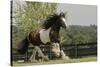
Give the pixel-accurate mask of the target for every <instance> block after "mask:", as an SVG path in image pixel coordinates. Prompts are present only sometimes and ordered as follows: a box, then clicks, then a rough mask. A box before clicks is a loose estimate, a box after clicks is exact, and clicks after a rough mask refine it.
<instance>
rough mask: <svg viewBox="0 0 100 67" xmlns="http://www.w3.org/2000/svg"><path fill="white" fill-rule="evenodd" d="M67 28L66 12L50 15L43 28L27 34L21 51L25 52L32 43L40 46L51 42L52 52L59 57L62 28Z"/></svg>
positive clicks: (20, 47)
mask: <svg viewBox="0 0 100 67" xmlns="http://www.w3.org/2000/svg"><path fill="white" fill-rule="evenodd" d="M61 27H62V28H65V29H66V28H67V24H66V23H65V14H64V13H63V12H61V13H60V14H56V13H54V14H52V15H49V16H48V17H47V18H46V20H45V21H44V23H43V24H42V28H41V29H36V30H33V31H31V32H30V33H29V35H27V36H26V38H25V39H24V40H23V41H22V42H21V44H20V45H19V47H18V48H19V49H18V51H19V53H21V54H24V53H25V52H26V51H27V49H28V46H29V43H31V44H32V45H33V46H36V47H38V48H39V46H40V45H42V44H43V45H46V44H50V45H51V46H56V47H52V48H51V49H52V53H53V54H54V55H55V56H56V57H58V56H60V34H59V31H60V28H61Z"/></svg>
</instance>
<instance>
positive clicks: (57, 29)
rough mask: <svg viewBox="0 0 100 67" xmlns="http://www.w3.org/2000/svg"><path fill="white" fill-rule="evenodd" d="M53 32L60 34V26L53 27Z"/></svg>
mask: <svg viewBox="0 0 100 67" xmlns="http://www.w3.org/2000/svg"><path fill="white" fill-rule="evenodd" d="M51 31H53V32H56V33H59V31H60V26H57V25H54V26H52V27H51Z"/></svg>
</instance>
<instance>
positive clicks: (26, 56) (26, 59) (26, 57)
mask: <svg viewBox="0 0 100 67" xmlns="http://www.w3.org/2000/svg"><path fill="white" fill-rule="evenodd" d="M25 61H26V62H27V61H28V51H27V52H26V53H25Z"/></svg>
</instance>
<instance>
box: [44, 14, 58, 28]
mask: <svg viewBox="0 0 100 67" xmlns="http://www.w3.org/2000/svg"><path fill="white" fill-rule="evenodd" d="M58 18H59V16H58V15H57V14H52V15H49V16H48V17H47V18H46V20H45V21H44V23H43V25H42V26H43V28H44V29H48V28H49V27H51V26H52V25H53V24H54V23H55V22H56V21H57V19H58Z"/></svg>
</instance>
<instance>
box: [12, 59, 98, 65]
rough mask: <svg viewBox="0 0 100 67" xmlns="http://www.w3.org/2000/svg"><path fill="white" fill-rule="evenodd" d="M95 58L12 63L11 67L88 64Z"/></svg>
mask: <svg viewBox="0 0 100 67" xmlns="http://www.w3.org/2000/svg"><path fill="white" fill-rule="evenodd" d="M96 60H97V57H84V58H77V59H66V60H60V59H59V60H49V61H42V62H40V61H38V62H34V63H33V62H13V66H27V65H42V64H61V63H76V62H90V61H96Z"/></svg>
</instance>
